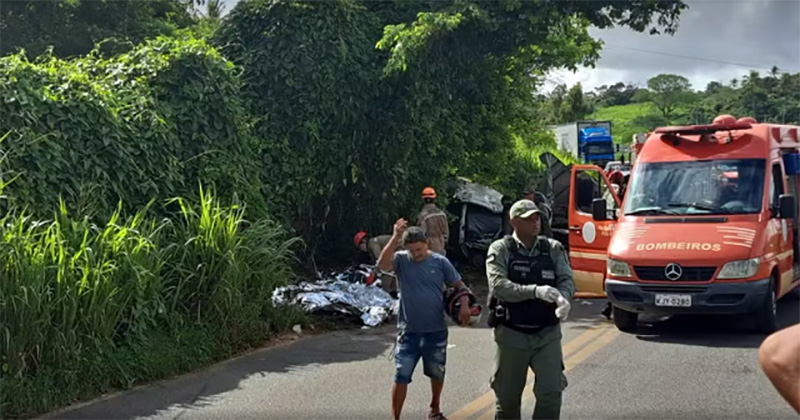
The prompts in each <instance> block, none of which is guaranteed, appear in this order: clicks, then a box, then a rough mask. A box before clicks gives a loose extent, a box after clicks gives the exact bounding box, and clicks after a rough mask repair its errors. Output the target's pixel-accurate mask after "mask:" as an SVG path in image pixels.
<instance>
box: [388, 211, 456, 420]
mask: <svg viewBox="0 0 800 420" xmlns="http://www.w3.org/2000/svg"><path fill="white" fill-rule="evenodd" d="M401 240H402V241H403V247H404V248H405V250H402V251H399V252H396V253H393V252H391V251H390V250H391V249H394V248H395V247H397V245H399V244H400V241H401ZM378 267H379V268H380V269H381V270H385V271H391V270H394V271H395V272H396V273H397V276H398V278H399V279H400V306H399V310H398V313H397V352H396V353H395V366H396V370H395V375H394V384H393V385H392V414H393V415H394V418H395V419H399V418H400V413H401V412H402V411H403V404H404V403H405V400H406V394H407V392H408V384H409V383H411V377H412V376H413V375H414V369H415V368H416V366H417V363H418V362H419V359H420V358H422V366H423V371H424V373H425V376H427V377H428V378H430V381H431V404H430V412H429V413H428V419H429V420H446V419H445V417H444V414H442V411H441V407H440V405H441V396H442V389H443V388H444V376H445V365H446V363H447V336H448V330H447V323H446V322H445V302H444V290H445V288H446V287H447V286H451V287H455V288H457V289H459V288H462V287H463V288H466V285H464V282H463V281H462V280H461V276H460V275H459V274H458V271H456V269H455V267H453V264H451V263H450V261H449V260H448V259H447V258H445V257H443V256H442V255H440V254H437V253H435V252H431V251H430V249H429V248H428V238H427V237H426V236H425V232H424V231H423V230H422V229H421V228H419V227H408V222H407V221H406V220H405V219H399V220H397V222H396V223H395V225H394V234H393V235H392V237H391V239H390V240H389V244H388V245H387V246H386V247H384V248H383V251H382V252H381V256H380V258H379V259H378ZM460 305H461V307H460V309H459V314H458V319H459V324H460V325H467V324H469V322H470V315H471V314H470V309H469V299H468V297H467V296H466V295H464V296H461V298H460Z"/></svg>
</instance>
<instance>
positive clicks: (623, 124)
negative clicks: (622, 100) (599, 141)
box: [588, 102, 658, 144]
mask: <svg viewBox="0 0 800 420" xmlns="http://www.w3.org/2000/svg"><path fill="white" fill-rule="evenodd" d="M655 112H658V110H657V109H656V108H655V107H654V106H653V105H652V104H651V103H649V102H645V103H640V104H628V105H617V106H610V107H607V108H598V109H596V110H595V113H594V114H592V115H589V116H588V117H590V118H591V119H595V120H610V121H611V132H612V136H613V137H614V143H620V144H629V143H630V142H631V138H632V137H633V135H634V134H635V133H638V132H646V131H651V130H653V128H654V127H655V126H656V125H651V124H647V123H643V122H642V120H641V117H642V116H643V115H652V114H653V113H655Z"/></svg>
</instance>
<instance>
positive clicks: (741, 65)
mask: <svg viewBox="0 0 800 420" xmlns="http://www.w3.org/2000/svg"><path fill="white" fill-rule="evenodd" d="M605 46H606V47H612V48H619V49H622V50H630V51H636V52H642V53H648V54H656V55H665V56H668V57H677V58H685V59H689V60H698V61H708V62H712V63H719V64H728V65H732V66H740V67H746V68H749V69H761V70H767V71H772V69H771V68H767V67H763V66H756V65H754V64H744V63H735V62H732V61H724V60H717V59H714V58H706V57H696V56H691V55H683V54H673V53H666V52H662V51H652V50H645V49H641V48H631V47H623V46H621V45H611V44H605ZM778 72H779V73H786V72H785V71H782V70H780V71H778Z"/></svg>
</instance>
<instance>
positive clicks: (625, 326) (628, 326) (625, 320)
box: [612, 306, 639, 332]
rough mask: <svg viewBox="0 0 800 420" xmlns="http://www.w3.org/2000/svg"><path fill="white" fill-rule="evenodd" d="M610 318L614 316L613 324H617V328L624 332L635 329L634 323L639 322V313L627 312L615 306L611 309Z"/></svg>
mask: <svg viewBox="0 0 800 420" xmlns="http://www.w3.org/2000/svg"><path fill="white" fill-rule="evenodd" d="M612 318H614V325H616V326H617V329H619V330H620V331H625V332H630V331H633V330H635V329H636V325H637V324H638V323H639V314H637V313H636V312H628V311H626V310H624V309H621V308H618V307H616V306H614V309H613V310H612Z"/></svg>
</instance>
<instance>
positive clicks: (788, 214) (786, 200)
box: [778, 194, 797, 219]
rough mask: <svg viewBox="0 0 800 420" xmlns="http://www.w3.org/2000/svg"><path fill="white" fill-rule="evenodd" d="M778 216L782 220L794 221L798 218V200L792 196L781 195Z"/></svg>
mask: <svg viewBox="0 0 800 420" xmlns="http://www.w3.org/2000/svg"><path fill="white" fill-rule="evenodd" d="M778 215H779V217H780V218H781V219H794V218H795V217H797V200H796V199H795V198H794V195H792V194H781V196H780V207H779V208H778Z"/></svg>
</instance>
